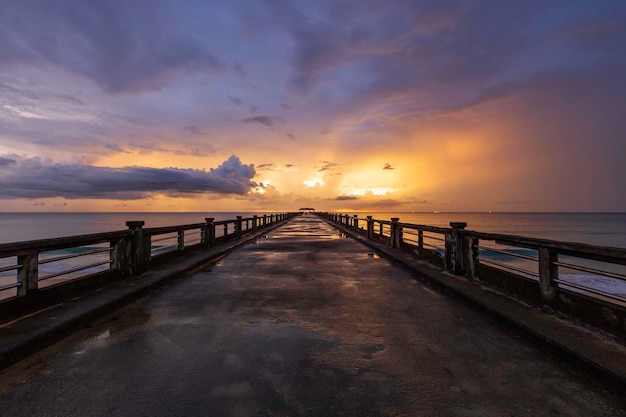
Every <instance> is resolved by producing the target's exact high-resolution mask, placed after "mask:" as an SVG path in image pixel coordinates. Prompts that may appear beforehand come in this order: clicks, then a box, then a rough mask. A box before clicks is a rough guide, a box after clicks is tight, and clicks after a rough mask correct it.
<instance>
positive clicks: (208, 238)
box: [202, 217, 215, 247]
mask: <svg viewBox="0 0 626 417" xmlns="http://www.w3.org/2000/svg"><path fill="white" fill-rule="evenodd" d="M214 220H215V217H206V218H205V219H204V221H205V222H206V224H205V225H204V229H203V230H204V234H203V235H202V243H204V244H205V245H206V246H208V247H212V246H213V245H215V225H214V224H213V221H214Z"/></svg>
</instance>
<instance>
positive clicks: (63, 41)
mask: <svg viewBox="0 0 626 417" xmlns="http://www.w3.org/2000/svg"><path fill="white" fill-rule="evenodd" d="M170 20H171V16H168V11H167V7H166V4H165V2H159V1H148V0H135V1H130V2H129V1H124V0H91V1H82V0H67V1H49V0H24V1H20V2H9V1H7V2H1V3H0V39H2V42H0V66H9V65H11V66H17V65H24V64H26V65H29V64H30V65H37V66H40V65H45V64H50V65H52V66H55V67H61V68H64V69H66V70H69V71H71V72H74V73H76V74H80V75H82V76H84V77H87V78H90V79H91V80H93V81H94V82H96V83H97V84H98V85H100V86H101V87H102V88H103V89H104V90H106V91H108V92H112V93H134V92H139V91H154V90H159V89H160V88H162V87H163V86H164V85H165V84H166V83H167V82H168V81H169V80H170V79H171V78H172V77H173V76H174V73H175V72H176V71H178V70H188V71H195V70H203V71H211V72H215V71H221V70H223V69H224V68H225V65H224V64H223V63H222V62H220V61H219V60H218V59H217V58H216V57H215V56H213V54H211V52H210V51H209V48H208V46H207V44H205V43H203V42H201V41H199V40H197V39H194V38H192V37H190V36H187V35H185V34H184V33H183V32H182V31H181V29H180V28H177V27H176V25H173V24H171V22H170Z"/></svg>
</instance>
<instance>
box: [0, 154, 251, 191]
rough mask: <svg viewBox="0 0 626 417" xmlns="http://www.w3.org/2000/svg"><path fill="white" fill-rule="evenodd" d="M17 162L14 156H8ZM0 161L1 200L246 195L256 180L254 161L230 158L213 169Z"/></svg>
mask: <svg viewBox="0 0 626 417" xmlns="http://www.w3.org/2000/svg"><path fill="white" fill-rule="evenodd" d="M4 159H6V160H14V159H12V158H4ZM10 165H11V166H9V164H7V165H1V164H0V198H5V199H11V198H48V197H64V198H68V199H76V198H106V199H120V200H131V199H140V198H144V197H147V196H149V195H151V194H154V193H163V194H165V195H169V196H174V197H175V196H180V195H186V194H204V193H215V194H238V195H245V194H246V193H248V192H249V191H250V190H251V189H252V188H253V187H255V186H256V185H257V184H256V183H255V182H253V181H252V178H254V176H255V174H256V171H255V169H254V165H246V164H242V163H241V161H240V160H239V158H238V157H236V156H234V155H233V156H231V157H230V158H228V159H227V160H226V161H224V162H223V163H222V164H221V165H219V166H218V167H217V168H211V169H209V170H208V171H205V170H197V169H182V168H147V167H136V166H133V167H123V168H107V167H95V166H85V165H69V164H58V163H57V164H55V163H52V162H51V161H48V160H42V159H40V158H20V159H17V160H15V163H14V164H10Z"/></svg>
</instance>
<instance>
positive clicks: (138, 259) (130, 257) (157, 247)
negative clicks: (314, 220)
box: [0, 213, 299, 319]
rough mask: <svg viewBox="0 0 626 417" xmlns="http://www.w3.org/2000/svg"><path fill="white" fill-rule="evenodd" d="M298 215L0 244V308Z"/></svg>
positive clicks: (138, 224) (135, 271)
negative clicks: (46, 291) (72, 283)
mask: <svg viewBox="0 0 626 417" xmlns="http://www.w3.org/2000/svg"><path fill="white" fill-rule="evenodd" d="M298 214H299V213H275V214H269V215H262V216H252V217H247V218H243V217H242V216H236V218H235V219H228V220H219V221H215V219H214V218H206V219H205V222H203V223H193V224H183V225H175V226H162V227H148V228H147V227H144V225H145V223H144V222H143V221H129V222H127V223H126V226H127V227H128V229H127V230H120V231H115V232H106V233H95V234H88V235H79V236H68V237H59V238H50V239H38V240H32V241H25V242H14V243H3V244H0V304H3V303H6V302H10V301H11V300H15V299H29V298H30V297H31V296H33V295H37V296H38V297H41V293H42V291H44V292H45V290H46V289H48V288H49V287H56V286H61V285H64V284H66V283H69V282H74V281H77V280H80V279H83V278H92V277H94V276H101V275H106V276H111V277H117V278H123V277H129V276H137V275H140V274H141V273H143V272H144V271H145V270H146V269H147V268H148V267H149V266H151V264H153V263H154V262H158V261H160V260H165V259H169V258H170V257H172V256H175V255H176V254H180V253H183V252H186V251H188V250H195V249H200V248H203V247H205V248H210V247H213V246H216V245H219V244H221V243H223V242H226V241H229V240H232V239H239V238H241V237H242V236H244V235H246V234H251V233H254V232H256V231H257V230H261V229H263V228H266V227H269V226H271V225H275V224H277V223H279V222H283V221H286V220H288V219H290V218H292V217H294V216H296V215H298ZM0 319H1V318H0Z"/></svg>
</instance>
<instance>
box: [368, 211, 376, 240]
mask: <svg viewBox="0 0 626 417" xmlns="http://www.w3.org/2000/svg"><path fill="white" fill-rule="evenodd" d="M367 238H368V239H373V238H374V220H372V216H367Z"/></svg>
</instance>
